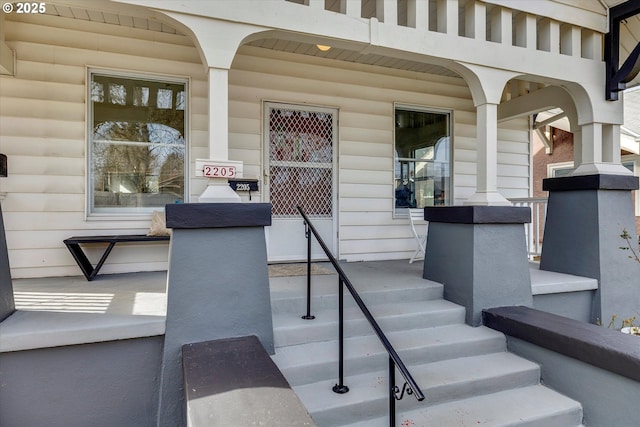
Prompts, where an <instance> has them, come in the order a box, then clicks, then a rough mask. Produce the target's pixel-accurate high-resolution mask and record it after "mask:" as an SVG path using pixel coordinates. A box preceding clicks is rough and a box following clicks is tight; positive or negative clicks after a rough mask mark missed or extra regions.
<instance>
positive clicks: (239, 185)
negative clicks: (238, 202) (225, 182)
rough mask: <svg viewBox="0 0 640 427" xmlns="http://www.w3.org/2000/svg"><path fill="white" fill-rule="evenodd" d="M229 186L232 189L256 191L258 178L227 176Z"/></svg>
mask: <svg viewBox="0 0 640 427" xmlns="http://www.w3.org/2000/svg"><path fill="white" fill-rule="evenodd" d="M229 186H230V187H231V189H232V190H233V191H258V180H257V179H241V178H238V179H233V178H229Z"/></svg>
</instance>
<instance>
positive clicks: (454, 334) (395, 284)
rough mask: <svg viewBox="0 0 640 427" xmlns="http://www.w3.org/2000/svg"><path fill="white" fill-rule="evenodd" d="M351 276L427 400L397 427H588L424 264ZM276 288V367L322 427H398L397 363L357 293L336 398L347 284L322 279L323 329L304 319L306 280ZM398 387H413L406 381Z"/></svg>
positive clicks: (406, 408)
mask: <svg viewBox="0 0 640 427" xmlns="http://www.w3.org/2000/svg"><path fill="white" fill-rule="evenodd" d="M398 267H400V268H398ZM344 269H345V271H346V272H347V274H348V275H349V277H350V278H351V280H352V281H353V283H354V286H355V287H356V289H357V290H358V292H360V295H361V297H362V299H363V300H364V301H365V303H366V304H367V306H368V308H369V310H370V311H371V313H372V314H373V315H374V317H375V319H376V321H377V322H378V323H379V325H380V327H381V329H382V330H383V331H384V333H385V334H386V336H387V338H388V339H389V341H390V342H391V344H392V345H393V346H394V348H395V349H396V350H397V352H398V354H399V355H400V357H401V358H402V360H403V361H404V363H405V364H406V365H407V367H408V368H409V371H410V372H411V374H412V375H413V376H414V378H415V379H416V381H417V383H418V385H419V386H420V387H421V389H422V391H423V393H424V394H425V396H426V399H425V401H423V402H417V401H416V399H415V398H414V396H410V395H409V396H407V395H405V397H404V399H402V400H401V401H399V402H397V413H398V416H397V418H396V420H397V425H399V426H401V427H412V426H413V427H415V426H422V425H424V426H429V427H433V426H437V427H452V426H461V425H468V426H472V425H473V426H475V425H489V426H536V427H537V426H539V427H542V426H545V427H556V426H563V427H580V426H581V422H582V408H581V406H580V404H579V403H577V402H575V401H573V400H571V399H568V398H566V397H564V396H561V395H559V394H558V393H556V392H554V391H552V390H550V389H547V388H545V387H543V386H541V385H540V368H539V366H538V365H536V364H534V363H531V362H529V361H527V360H525V359H523V358H520V357H518V356H515V355H513V354H511V353H508V352H507V351H506V338H505V336H504V335H503V334H502V333H499V332H497V331H494V330H492V329H489V328H485V327H482V326H481V327H477V328H474V327H470V326H468V325H466V324H465V323H464V315H465V312H464V308H462V307H460V306H458V305H457V304H453V303H451V302H448V301H445V300H444V299H443V298H442V292H443V286H442V285H440V284H437V283H435V282H431V281H427V280H425V279H422V277H421V271H420V269H419V268H417V267H416V266H415V264H412V265H410V266H407V267H406V268H405V266H402V265H399V264H398V263H397V262H396V263H391V262H373V263H347V264H344ZM274 279H276V280H274ZM270 285H271V303H272V310H273V313H274V314H273V326H274V342H275V345H276V354H275V355H273V356H272V359H273V361H274V362H275V363H276V364H277V365H278V367H279V368H280V370H281V371H282V373H283V374H284V376H285V378H286V379H287V381H288V382H289V383H290V384H291V386H292V387H293V389H294V391H295V392H296V393H297V395H298V397H299V398H300V399H301V401H302V402H303V403H304V405H305V407H306V408H307V410H308V411H309V413H310V414H311V415H312V417H313V418H314V421H315V422H316V423H317V424H318V426H320V427H324V426H357V427H365V426H367V427H369V426H372V427H375V426H382V425H385V426H387V425H389V420H388V413H389V412H388V411H389V393H388V391H389V385H388V381H389V379H388V378H389V377H388V354H387V352H386V350H385V349H384V348H383V346H382V344H381V343H380V341H379V339H378V337H377V336H376V335H375V334H374V332H373V330H372V328H371V326H370V324H369V322H368V321H367V320H366V319H365V317H364V315H363V314H362V312H361V311H360V309H359V308H358V307H356V306H355V304H354V303H353V299H352V297H351V295H350V294H349V293H348V292H345V298H344V301H345V313H344V318H345V325H344V334H345V342H344V357H345V359H344V373H345V375H346V377H345V379H344V384H345V385H347V386H348V387H349V388H350V391H349V392H348V393H346V394H342V395H339V394H336V393H334V392H333V391H332V387H333V386H334V385H335V384H336V382H338V351H339V349H338V346H339V344H338V341H337V338H338V311H337V308H338V301H337V300H338V296H337V289H338V285H337V276H336V275H322V276H314V277H313V284H312V289H313V290H312V296H313V299H312V310H311V314H312V315H314V316H316V318H315V319H314V320H303V319H301V316H302V315H303V314H305V311H306V300H305V292H306V277H288V278H273V279H271V280H270ZM396 383H397V384H396V385H398V386H399V387H402V385H403V384H404V379H403V378H402V377H401V375H400V374H399V373H397V374H396Z"/></svg>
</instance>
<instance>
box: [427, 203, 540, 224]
mask: <svg viewBox="0 0 640 427" xmlns="http://www.w3.org/2000/svg"><path fill="white" fill-rule="evenodd" d="M424 219H425V220H426V221H430V222H448V223H455V224H524V223H526V222H531V209H530V208H527V207H514V206H431V207H426V208H424Z"/></svg>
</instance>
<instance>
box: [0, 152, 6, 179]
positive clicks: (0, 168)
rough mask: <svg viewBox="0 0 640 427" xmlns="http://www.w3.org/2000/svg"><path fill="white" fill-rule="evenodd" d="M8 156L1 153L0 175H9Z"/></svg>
mask: <svg viewBox="0 0 640 427" xmlns="http://www.w3.org/2000/svg"><path fill="white" fill-rule="evenodd" d="M7 172H8V171H7V156H6V155H4V154H2V153H0V177H2V178H6V177H7Z"/></svg>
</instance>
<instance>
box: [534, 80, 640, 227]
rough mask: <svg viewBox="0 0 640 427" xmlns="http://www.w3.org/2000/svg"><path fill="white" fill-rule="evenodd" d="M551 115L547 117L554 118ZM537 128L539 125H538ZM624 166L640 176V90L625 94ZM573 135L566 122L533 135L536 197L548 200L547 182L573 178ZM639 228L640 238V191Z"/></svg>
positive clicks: (638, 198)
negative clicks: (546, 180)
mask: <svg viewBox="0 0 640 427" xmlns="http://www.w3.org/2000/svg"><path fill="white" fill-rule="evenodd" d="M551 115H552V113H547V114H545V115H544V117H548V116H551ZM534 127H535V123H534ZM620 134H621V135H620V147H621V149H620V155H621V160H622V164H623V166H624V167H626V168H627V169H629V170H630V171H631V172H633V173H634V175H636V176H639V175H640V87H634V88H630V89H628V90H626V91H625V94H624V124H623V125H622V126H621V127H620ZM573 150H574V146H573V134H572V133H571V132H570V131H569V124H568V121H567V119H566V118H561V119H559V120H558V121H556V122H552V123H551V124H550V125H547V128H540V129H539V130H536V131H535V132H533V152H532V154H533V174H532V175H533V185H532V189H533V197H536V198H538V197H547V192H546V191H543V190H542V180H543V179H544V178H554V177H560V176H567V175H569V174H570V173H571V172H572V171H573V169H574V162H573V158H574V151H573ZM633 205H634V209H635V214H636V228H637V232H638V233H639V234H640V191H635V192H634V193H633Z"/></svg>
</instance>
